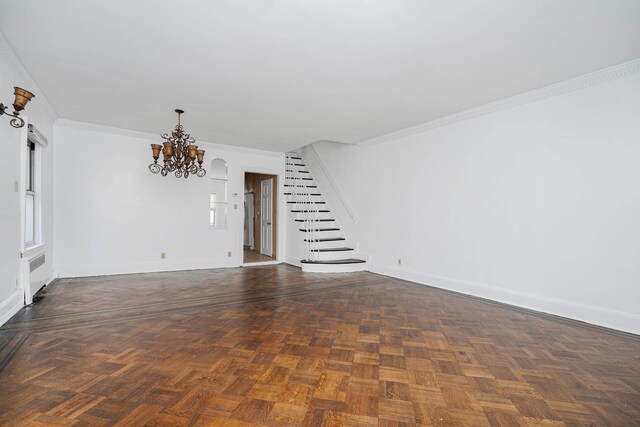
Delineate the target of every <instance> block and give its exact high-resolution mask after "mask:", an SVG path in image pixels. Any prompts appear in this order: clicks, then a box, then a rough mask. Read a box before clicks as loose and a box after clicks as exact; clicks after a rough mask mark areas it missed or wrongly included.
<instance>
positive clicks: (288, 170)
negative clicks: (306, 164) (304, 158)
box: [284, 169, 309, 173]
mask: <svg viewBox="0 0 640 427" xmlns="http://www.w3.org/2000/svg"><path fill="white" fill-rule="evenodd" d="M284 171H285V172H298V173H309V171H299V170H295V171H294V170H293V169H285V170H284Z"/></svg>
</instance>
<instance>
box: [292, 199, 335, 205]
mask: <svg viewBox="0 0 640 427" xmlns="http://www.w3.org/2000/svg"><path fill="white" fill-rule="evenodd" d="M287 203H293V204H295V205H314V204H315V205H326V204H327V202H296V201H294V200H290V201H288V202H287Z"/></svg>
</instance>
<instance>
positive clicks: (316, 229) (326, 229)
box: [299, 228, 340, 233]
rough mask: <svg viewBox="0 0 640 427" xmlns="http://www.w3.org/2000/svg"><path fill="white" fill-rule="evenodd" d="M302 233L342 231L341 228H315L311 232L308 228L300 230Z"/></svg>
mask: <svg viewBox="0 0 640 427" xmlns="http://www.w3.org/2000/svg"><path fill="white" fill-rule="evenodd" d="M299 230H300V231H304V232H305V233H306V232H308V231H340V229H339V228H314V229H311V230H309V229H308V228H300V229H299Z"/></svg>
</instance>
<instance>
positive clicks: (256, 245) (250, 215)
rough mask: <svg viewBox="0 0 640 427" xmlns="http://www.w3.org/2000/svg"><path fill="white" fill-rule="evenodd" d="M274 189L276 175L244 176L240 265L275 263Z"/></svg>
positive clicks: (255, 174)
mask: <svg viewBox="0 0 640 427" xmlns="http://www.w3.org/2000/svg"><path fill="white" fill-rule="evenodd" d="M277 188H278V177H277V175H268V174H262V173H254V172H246V173H245V174H244V233H243V236H244V237H243V245H244V251H243V261H244V263H255V262H273V261H275V260H276V256H275V255H276V253H277V252H276V245H277V241H276V240H277V206H278V203H277V191H276V189H277Z"/></svg>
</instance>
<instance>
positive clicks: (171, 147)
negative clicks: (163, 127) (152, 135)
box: [149, 109, 207, 178]
mask: <svg viewBox="0 0 640 427" xmlns="http://www.w3.org/2000/svg"><path fill="white" fill-rule="evenodd" d="M175 111H176V113H178V124H177V125H176V128H175V129H174V130H173V131H172V132H171V135H169V134H168V133H164V134H162V135H160V136H161V137H162V139H165V140H166V141H165V142H164V147H163V146H162V145H160V144H151V152H152V153H153V163H151V164H150V165H149V170H150V171H151V172H152V173H158V172H160V174H161V175H162V176H167V174H169V173H171V172H173V173H174V175H175V176H176V178H180V177H182V176H184V177H185V178H188V177H189V175H190V174H191V175H196V176H199V177H200V178H202V177H203V176H205V174H206V173H207V171H206V170H204V169H203V168H202V161H203V160H204V150H198V146H197V145H195V144H194V143H195V142H196V140H195V138H193V137H192V136H191V135H189V134H188V133H185V132H184V131H183V129H182V125H181V124H180V114H183V113H184V111H182V110H180V109H178V110H175ZM160 151H162V156H163V162H164V166H160V165H159V164H158V158H160ZM196 161H197V162H198V164H196Z"/></svg>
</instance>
